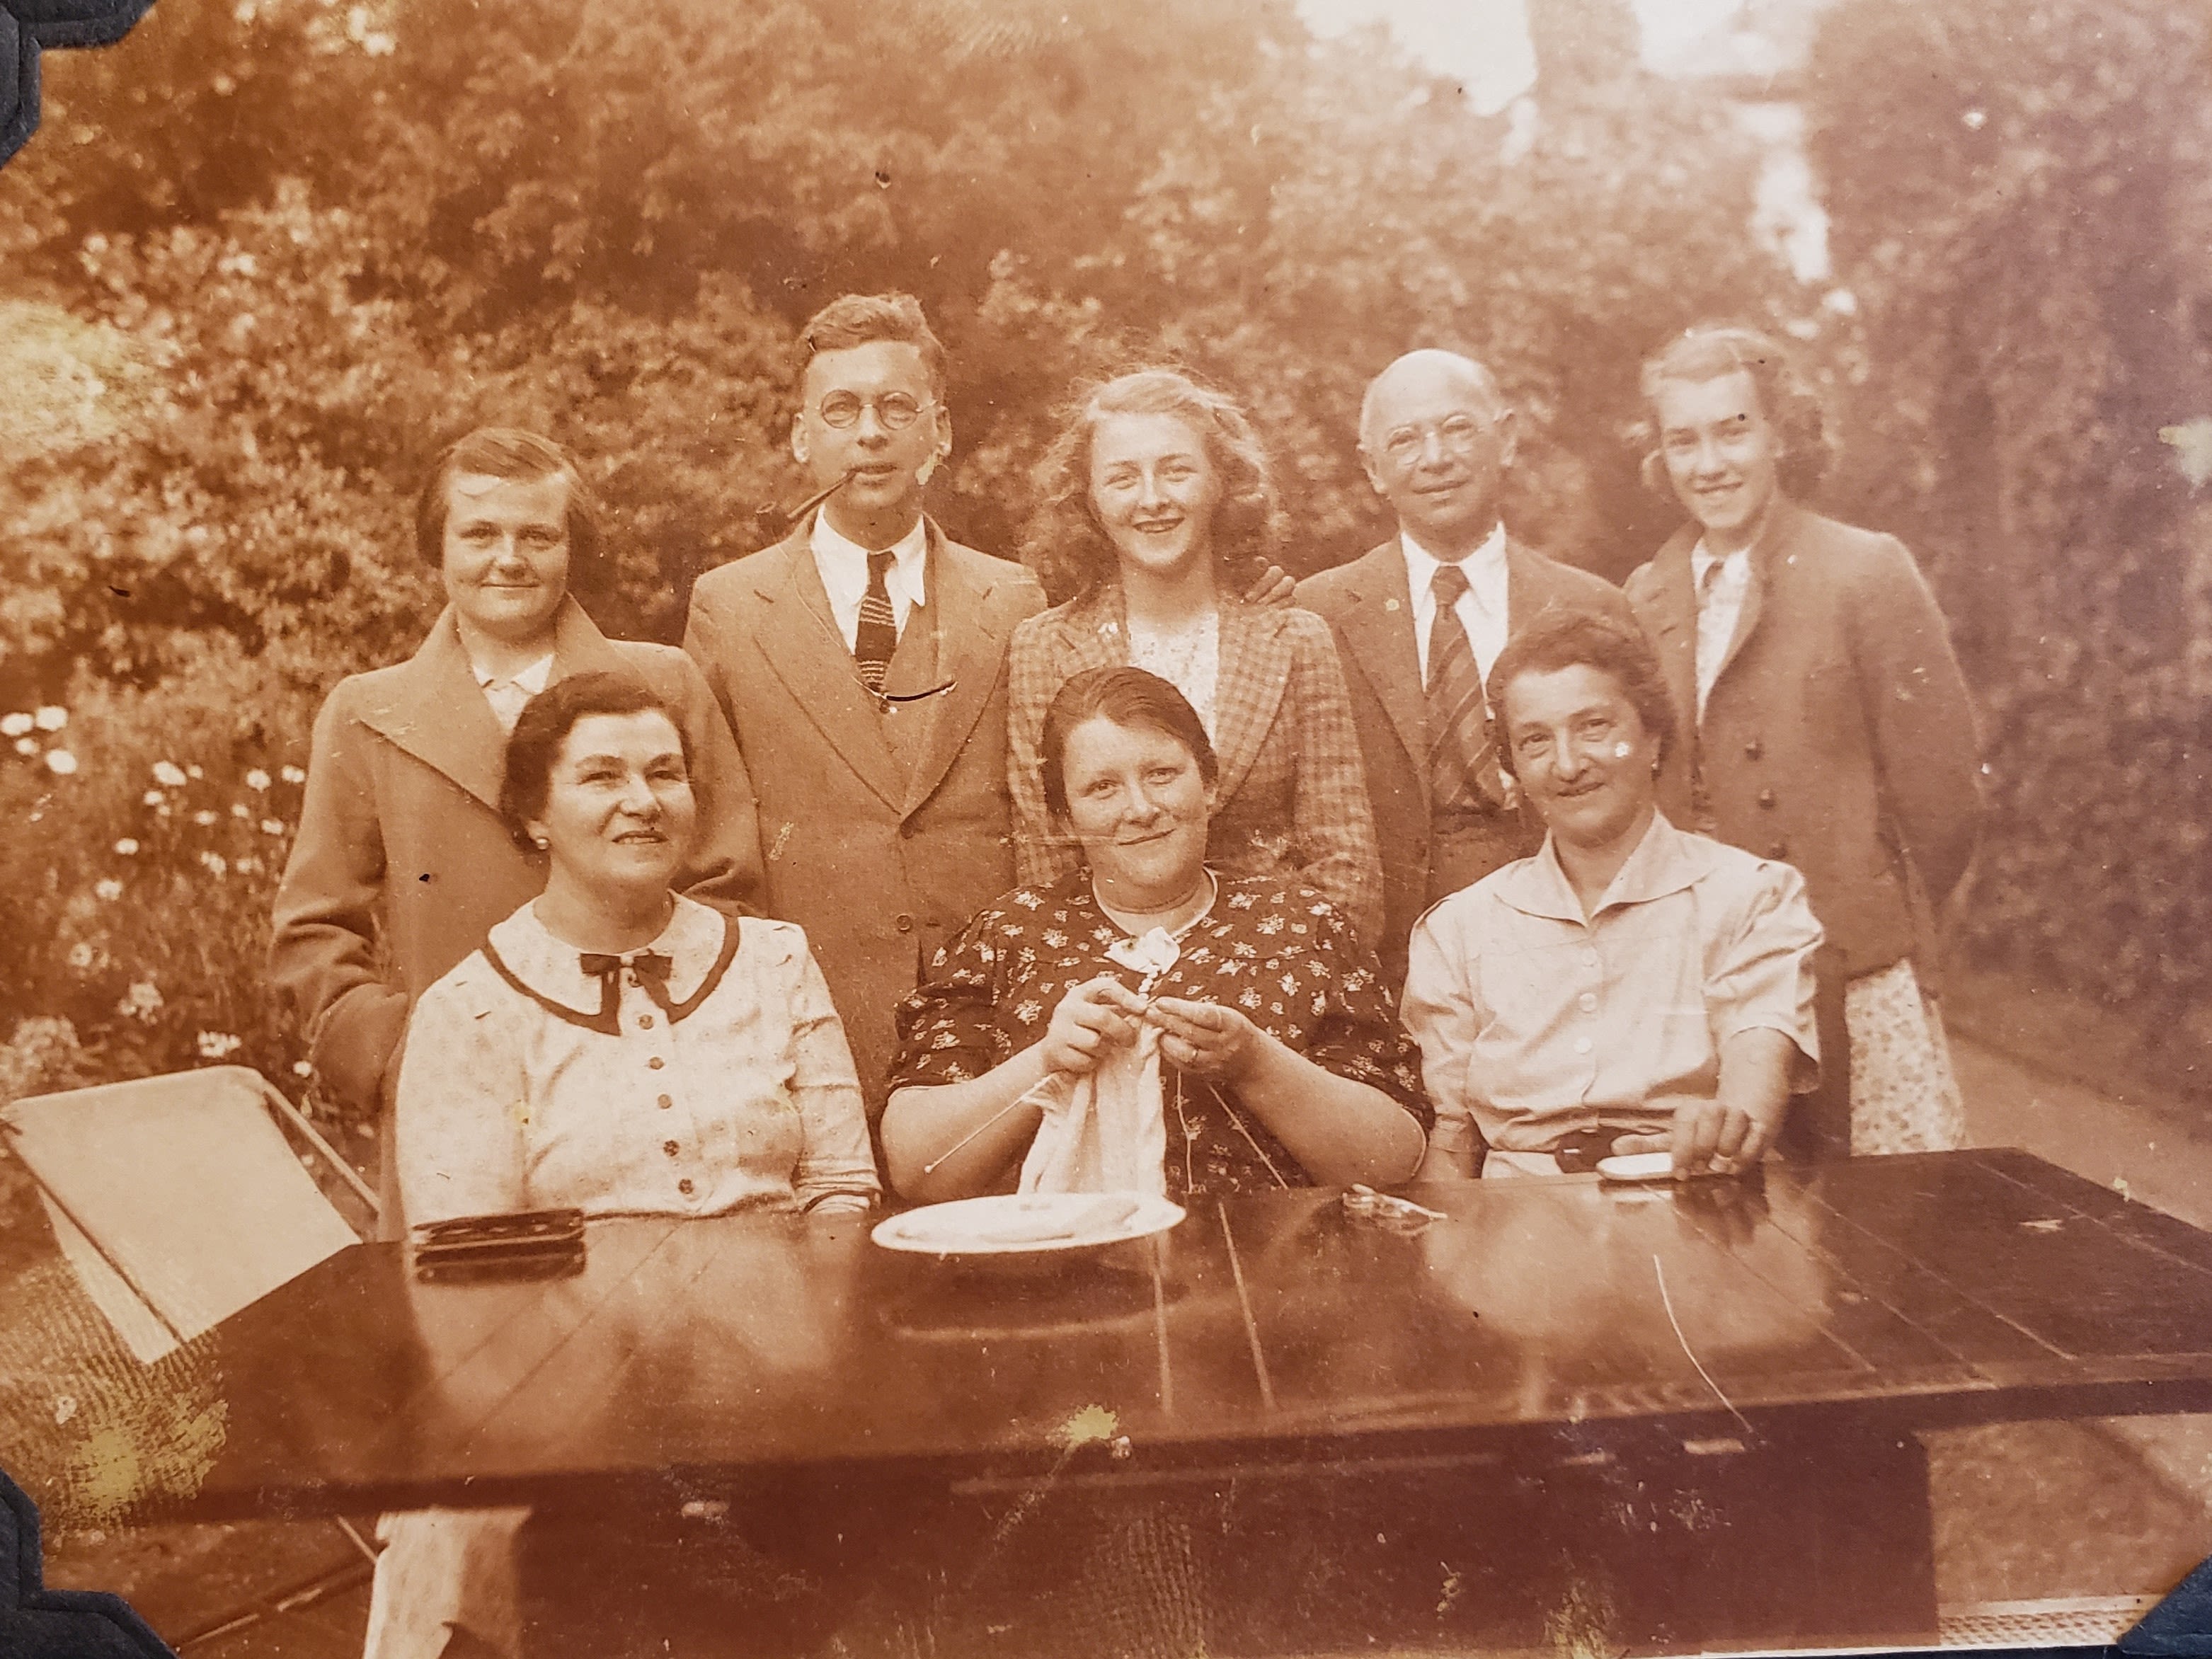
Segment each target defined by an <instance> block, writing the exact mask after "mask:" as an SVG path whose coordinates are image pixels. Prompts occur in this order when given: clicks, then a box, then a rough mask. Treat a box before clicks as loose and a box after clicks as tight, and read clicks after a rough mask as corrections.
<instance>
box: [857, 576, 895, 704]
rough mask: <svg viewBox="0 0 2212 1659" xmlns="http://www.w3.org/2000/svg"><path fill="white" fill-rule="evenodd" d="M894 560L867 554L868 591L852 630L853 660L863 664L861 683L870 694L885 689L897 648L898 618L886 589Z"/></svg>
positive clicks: (862, 599)
mask: <svg viewBox="0 0 2212 1659" xmlns="http://www.w3.org/2000/svg"><path fill="white" fill-rule="evenodd" d="M891 557H892V556H891V555H890V553H888V552H885V553H871V554H869V555H868V591H867V592H866V593H864V594H863V595H861V597H860V626H859V627H858V628H856V629H854V630H853V657H854V660H855V661H857V662H858V663H859V664H860V683H861V684H864V685H866V687H867V688H868V690H871V691H881V690H883V689H884V675H885V674H886V673H888V672H889V671H890V665H891V653H893V652H895V651H896V650H897V649H898V617H897V614H896V612H894V611H892V610H891V596H890V589H889V588H887V587H885V586H884V576H885V575H886V574H889V572H890V568H891Z"/></svg>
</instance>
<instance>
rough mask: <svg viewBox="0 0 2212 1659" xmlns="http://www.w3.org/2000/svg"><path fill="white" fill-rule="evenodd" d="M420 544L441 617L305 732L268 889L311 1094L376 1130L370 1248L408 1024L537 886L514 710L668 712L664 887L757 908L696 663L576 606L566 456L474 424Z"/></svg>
mask: <svg viewBox="0 0 2212 1659" xmlns="http://www.w3.org/2000/svg"><path fill="white" fill-rule="evenodd" d="M415 536H416V548H417V550H419V551H420V553H421V554H422V558H423V560H424V562H426V563H428V564H429V565H430V566H431V567H432V568H435V569H436V570H437V571H438V572H439V574H441V577H442V578H443V580H444V584H445V588H446V595H447V605H446V608H445V610H444V611H442V612H441V613H440V615H439V617H438V619H437V621H436V622H435V623H433V624H432V625H431V628H430V634H429V637H428V639H426V640H425V641H423V643H422V648H421V649H420V650H418V651H417V652H416V653H415V654H414V656H412V657H411V658H410V659H408V660H407V661H405V662H402V663H396V664H393V665H391V666H389V667H386V668H379V669H374V670H372V671H369V672H368V673H365V674H356V675H353V676H351V677H349V678H346V679H344V680H342V681H340V682H339V683H338V684H337V687H336V688H335V689H333V690H332V691H331V694H330V696H329V697H328V699H327V700H326V701H325V702H324V704H323V708H322V712H321V713H320V714H319V715H318V716H317V717H316V720H315V731H314V740H313V750H312V754H311V758H310V760H309V763H308V768H307V794H306V799H305V800H304V802H303V803H302V805H301V814H300V828H299V833H298V836H297V837H296V839H295V842H294V845H293V848H292V855H291V859H290V860H289V863H287V865H286V866H285V869H284V877H283V882H282V884H280V886H279V888H278V890H277V895H276V914H275V918H274V924H275V925H274V937H273V939H272V943H271V947H270V979H271V981H273V983H274V984H275V986H276V990H277V992H278V994H280V995H281V996H283V998H284V999H285V1000H286V1001H287V1003H288V1004H289V1006H290V1007H291V1009H292V1011H293V1012H294V1013H295V1016H296V1017H297V1018H299V1019H300V1020H301V1023H302V1024H304V1026H305V1027H306V1030H307V1041H308V1046H309V1054H310V1056H311V1058H312V1060H313V1066H314V1068H315V1075H316V1079H317V1082H318V1084H319V1086H320V1087H321V1089H322V1090H323V1091H324V1092H325V1094H326V1095H327V1096H328V1097H331V1099H332V1100H333V1101H335V1102H336V1103H338V1104H339V1105H340V1106H341V1107H343V1108H344V1109H349V1110H351V1111H353V1112H356V1113H359V1114H361V1115H363V1116H365V1117H367V1118H368V1119H369V1120H370V1121H374V1122H375V1123H377V1124H378V1126H379V1139H380V1156H381V1159H382V1165H383V1180H382V1182H381V1188H382V1192H383V1194H384V1206H383V1207H384V1218H383V1225H384V1230H385V1232H386V1236H387V1237H398V1236H399V1229H400V1225H401V1223H400V1216H399V1205H398V1198H397V1187H396V1182H395V1179H394V1176H393V1165H392V1133H391V1128H392V1124H391V1115H390V1113H391V1098H392V1094H391V1091H392V1083H393V1081H394V1080H395V1074H396V1072H397V1068H398V1053H399V1047H400V1040H401V1037H402V1036H403V1035H404V1031H405V1030H406V1024H407V1018H408V1012H409V1010H410V1008H411V1007H412V1006H413V1004H414V1001H415V999H416V997H418V996H420V995H421V994H422V992H423V991H424V990H425V989H427V988H428V987H429V986H430V984H431V983H432V982H433V981H435V980H437V979H438V978H440V977H441V975H444V974H445V973H446V972H447V970H448V969H451V968H453V966H454V965H455V964H456V963H459V962H460V961H461V959H462V958H463V957H466V956H467V955H468V954H469V953H470V952H471V951H473V950H475V949H476V948H477V945H480V944H481V943H482V942H483V938H484V935H485V933H486V932H487V931H488V930H489V928H490V927H491V926H492V924H493V923H495V922H496V921H501V919H503V918H504V917H506V916H507V915H511V914H512V913H513V911H514V909H515V908H517V907H518V906H519V905H521V904H523V903H524V902H526V901H528V900H529V899H531V898H532V897H534V896H536V895H537V894H538V892H539V891H540V890H542V889H543V888H544V884H545V861H544V857H543V856H542V855H541V854H533V853H531V852H528V851H526V850H525V849H523V848H520V847H518V846H517V845H516V843H515V842H514V841H513V838H512V836H510V835H509V834H508V832H507V828H506V826H505V824H504V823H502V822H501V818H500V815H499V805H498V803H499V787H500V775H501V764H502V761H503V757H504V753H505V750H506V747H507V732H509V731H510V730H511V729H512V728H513V724H514V720H515V717H516V715H517V714H520V712H521V708H522V706H523V704H524V703H526V702H528V701H529V699H530V698H531V696H533V695H534V694H535V693H537V692H538V691H541V690H544V688H545V687H546V686H547V685H548V684H550V683H551V682H553V681H555V680H559V679H562V678H567V677H568V675H571V674H575V673H581V672H586V671H593V670H611V671H616V672H618V673H622V674H624V675H627V676H629V677H632V678H635V679H636V680H638V681H639V682H641V684H644V685H645V686H646V687H647V688H648V689H650V690H652V691H653V692H654V693H655V694H656V695H657V696H659V697H660V698H661V699H662V700H663V701H664V702H665V703H666V704H667V705H668V706H669V707H670V708H671V709H673V710H675V711H676V712H677V715H678V722H679V724H680V725H681V726H682V727H683V730H684V738H685V741H686V743H687V744H688V745H689V748H690V754H691V757H692V760H691V777H692V783H693V787H694V790H695V792H696V794H697V797H698V801H699V817H700V825H701V828H700V835H699V840H698V842H697V844H696V847H695V848H694V850H693V852H692V854H691V856H690V859H689V860H688V861H687V864H686V866H685V868H684V872H683V875H682V878H681V880H680V881H679V885H681V886H683V887H684V888H685V889H686V890H688V891H689V892H690V893H691V894H692V896H695V897H698V898H702V899H706V900H708V901H710V902H714V903H716V904H718V905H720V906H721V907H723V908H731V909H734V908H757V900H758V896H759V893H760V890H761V883H762V875H761V855H760V844H759V833H758V829H757V825H756V823H755V821H754V809H753V797H752V791H751V788H750V786H749V784H748V782H747V781H746V778H745V773H744V762H743V761H742V760H741V759H740V757H739V756H738V750H737V745H736V744H735V742H734V741H733V740H732V738H731V735H730V732H729V728H728V726H726V724H725V722H724V721H723V719H722V716H721V713H720V710H719V709H718V708H715V706H714V698H713V696H711V694H710V693H709V692H708V690H707V686H706V683H705V681H704V680H703V679H702V678H701V676H700V673H699V671H698V669H697V668H696V666H695V665H693V664H692V662H691V659H690V658H689V657H687V656H685V655H684V653H682V652H681V651H678V650H677V649H676V648H674V647H671V646H661V645H651V644H644V643H639V642H635V641H616V640H610V639H608V638H607V637H606V636H605V635H603V634H601V633H600V632H599V629H598V628H597V627H595V626H594V625H593V624H592V619H591V618H590V617H588V616H586V614H585V613H584V609H583V607H582V605H580V604H578V603H577V601H576V599H575V597H574V590H579V589H580V590H582V591H585V592H590V591H592V588H593V587H594V586H596V585H597V584H598V583H599V581H600V580H602V579H603V568H604V565H605V561H606V558H607V555H606V553H605V549H604V547H603V545H602V539H601V535H600V529H599V512H598V507H597V505H596V503H595V502H594V501H593V499H592V494H591V491H590V490H589V489H588V488H587V487H586V483H585V481H584V478H583V477H582V475H581V473H580V471H578V470H577V467H576V465H575V463H574V461H573V460H572V459H570V458H569V456H568V453H567V452H565V451H564V450H562V448H561V447H560V446H559V445H557V444H555V443H552V442H550V441H548V440H546V439H544V438H541V437H538V436H537V435H534V434H532V433H528V432H522V431H518V430H514V429H513V428H501V427H484V428H478V429H477V430H476V431H474V432H471V433H470V434H469V435H467V436H466V437H465V438H462V439H461V440H460V441H458V442H457V443H454V444H453V445H452V446H450V447H448V448H447V450H446V451H445V452H444V453H442V454H441V455H440V456H439V458H438V460H437V463H436V465H435V466H434V467H433V469H432V471H431V473H430V477H429V479H428V482H427V483H425V484H424V486H423V489H422V495H420V497H419V498H418V499H417V501H416V516H415Z"/></svg>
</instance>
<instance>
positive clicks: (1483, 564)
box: [1398, 520, 1505, 609]
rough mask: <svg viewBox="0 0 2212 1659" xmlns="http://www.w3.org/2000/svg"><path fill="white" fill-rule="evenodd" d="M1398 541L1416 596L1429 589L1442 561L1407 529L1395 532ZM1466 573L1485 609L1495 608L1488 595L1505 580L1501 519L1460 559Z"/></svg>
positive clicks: (1502, 523) (1407, 576)
mask: <svg viewBox="0 0 2212 1659" xmlns="http://www.w3.org/2000/svg"><path fill="white" fill-rule="evenodd" d="M1398 545H1399V546H1400V547H1401V548H1402V549H1403V550H1405V555H1406V580H1407V584H1408V585H1409V586H1411V587H1412V589H1413V596H1414V597H1415V598H1416V599H1419V597H1420V596H1421V595H1423V594H1425V593H1426V592H1428V591H1429V584H1430V583H1431V582H1432V581H1434V580H1436V578H1437V566H1438V565H1441V564H1442V563H1443V560H1442V559H1439V558H1438V557H1437V556H1436V555H1435V554H1433V553H1431V552H1430V551H1429V550H1428V549H1427V548H1425V547H1423V546H1422V545H1421V544H1420V543H1419V542H1417V541H1415V540H1414V539H1413V537H1412V536H1411V535H1409V534H1408V533H1407V532H1405V531H1403V530H1401V531H1400V532H1398ZM1459 566H1460V568H1461V569H1462V570H1463V571H1465V572H1466V573H1467V585H1468V586H1469V587H1470V588H1472V589H1473V590H1474V594H1475V598H1476V599H1477V600H1478V601H1480V603H1481V604H1482V605H1483V606H1484V608H1485V609H1494V608H1495V606H1494V605H1492V599H1491V596H1492V594H1493V593H1495V592H1497V589H1498V584H1500V583H1502V582H1503V581H1504V580H1505V524H1504V520H1499V521H1498V523H1496V524H1494V525H1492V526H1490V533H1489V534H1488V535H1487V536H1486V537H1484V538H1482V544H1481V545H1480V547H1478V548H1476V549H1475V550H1474V552H1472V553H1470V554H1468V556H1466V557H1465V558H1464V559H1462V560H1461V561H1460V562H1459Z"/></svg>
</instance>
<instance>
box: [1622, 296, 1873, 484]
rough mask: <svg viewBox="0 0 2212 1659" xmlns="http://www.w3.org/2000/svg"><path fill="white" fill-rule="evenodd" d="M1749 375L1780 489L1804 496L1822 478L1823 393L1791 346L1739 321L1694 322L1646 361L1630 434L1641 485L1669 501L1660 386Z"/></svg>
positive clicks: (1826, 449) (1825, 458) (1826, 448)
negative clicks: (1774, 446)
mask: <svg viewBox="0 0 2212 1659" xmlns="http://www.w3.org/2000/svg"><path fill="white" fill-rule="evenodd" d="M1724 374H1748V375H1749V376H1751V384H1752V386H1753V389H1754V390H1756V391H1757V392H1758V393H1759V413H1760V414H1762V415H1764V416H1765V417H1766V418H1767V420H1768V421H1769V422H1772V424H1773V426H1774V429H1775V432H1776V434H1777V435H1778V437H1779V438H1780V440H1781V444H1782V455H1781V459H1780V460H1779V461H1778V463H1777V465H1776V467H1775V472H1776V475H1777V477H1778V478H1779V480H1780V482H1781V484H1782V488H1783V490H1784V493H1786V494H1787V495H1790V496H1791V497H1793V498H1795V499H1796V500H1800V501H1802V500H1803V499H1805V498H1806V497H1807V496H1808V495H1811V494H1812V493H1813V491H1814V489H1818V488H1819V487H1820V480H1821V479H1822V478H1823V477H1826V476H1827V471H1828V462H1829V460H1830V459H1832V455H1831V450H1830V444H1829V437H1828V423H1827V416H1826V412H1825V411H1824V410H1823V409H1822V408H1821V405H1820V393H1819V392H1815V391H1814V389H1813V385H1812V382H1811V381H1809V380H1807V379H1806V378H1805V374H1804V372H1803V370H1802V369H1801V368H1799V366H1798V364H1797V361H1796V354H1795V353H1794V352H1792V351H1791V350H1790V348H1789V347H1788V346H1786V345H1784V344H1783V343H1782V342H1781V341H1779V340H1778V339H1776V338H1775V337H1773V336H1772V335H1771V334H1769V333H1767V332H1766V331H1764V330H1763V329H1756V328H1750V327H1747V326H1745V325H1742V324H1741V323H1699V324H1698V325H1695V326H1694V327H1691V328H1686V329H1684V330H1683V331H1681V332H1680V334H1678V335H1676V336H1675V337H1674V338H1673V339H1672V340H1669V341H1668V343H1666V345H1665V346H1664V347H1662V349H1659V350H1658V351H1656V352H1655V353H1653V354H1652V355H1651V356H1650V357H1647V358H1646V359H1644V374H1643V382H1642V385H1643V393H1644V415H1643V417H1642V418H1641V419H1640V420H1638V422H1636V424H1635V426H1634V427H1633V428H1632V429H1631V433H1630V438H1631V441H1632V442H1633V443H1634V444H1635V445H1636V446H1637V447H1638V448H1639V449H1640V450H1641V451H1642V452H1643V461H1642V472H1643V477H1644V483H1645V485H1646V486H1647V487H1648V488H1650V489H1654V490H1656V491H1657V492H1658V493H1659V494H1660V495H1664V496H1666V497H1668V499H1669V500H1672V499H1674V485H1673V483H1671V482H1670V481H1669V480H1668V477H1667V458H1666V456H1665V454H1664V453H1662V449H1661V447H1660V442H1659V440H1660V431H1659V388H1660V386H1662V385H1663V384H1664V383H1665V382H1667V381H1668V380H1691V381H1698V380H1718V379H1720V378H1721V377H1722V376H1723V375H1724Z"/></svg>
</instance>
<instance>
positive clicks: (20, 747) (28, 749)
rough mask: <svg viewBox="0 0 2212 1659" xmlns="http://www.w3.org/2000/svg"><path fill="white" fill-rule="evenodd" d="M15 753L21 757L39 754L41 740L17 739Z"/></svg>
mask: <svg viewBox="0 0 2212 1659" xmlns="http://www.w3.org/2000/svg"><path fill="white" fill-rule="evenodd" d="M15 752H16V753H17V754H19V755H35V754H37V753H38V752H39V740H38V739H37V738H16V739H15Z"/></svg>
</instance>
